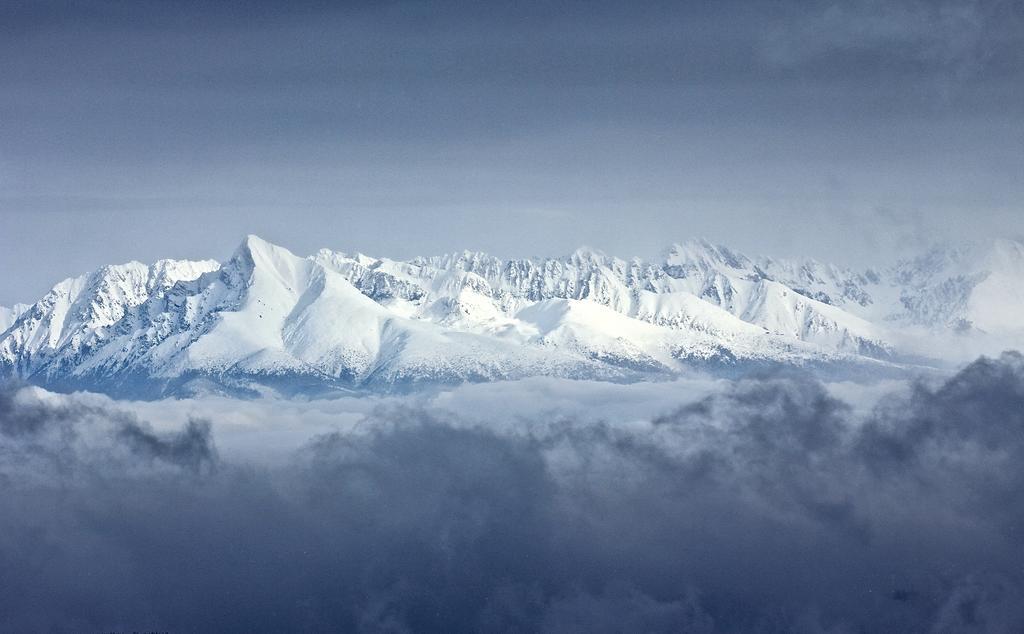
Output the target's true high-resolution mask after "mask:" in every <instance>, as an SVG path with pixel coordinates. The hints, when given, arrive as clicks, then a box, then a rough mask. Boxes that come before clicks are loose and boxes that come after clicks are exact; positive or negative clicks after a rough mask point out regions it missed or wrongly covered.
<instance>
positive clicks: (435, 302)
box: [0, 236, 1024, 397]
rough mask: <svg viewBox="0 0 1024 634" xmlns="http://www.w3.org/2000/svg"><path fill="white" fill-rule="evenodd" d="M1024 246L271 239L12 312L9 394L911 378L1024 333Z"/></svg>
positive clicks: (2, 318) (91, 280)
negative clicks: (637, 253)
mask: <svg viewBox="0 0 1024 634" xmlns="http://www.w3.org/2000/svg"><path fill="white" fill-rule="evenodd" d="M1022 309H1024V246H1022V245H1021V244H1019V243H1015V242H1000V243H997V244H996V245H995V246H994V247H993V248H991V249H988V250H986V251H978V250H974V251H971V250H963V249H961V250H956V249H939V250H936V251H934V252H931V253H929V254H925V255H924V256H922V257H921V258H917V259H913V260H907V261H905V262H901V263H900V264H899V265H898V266H896V267H895V268H893V269H891V270H887V271H873V270H867V271H863V272H854V271H850V270H846V269H842V268H840V267H835V266H831V265H826V264H822V263H819V262H815V261H812V260H807V261H787V260H773V259H769V258H756V259H751V258H748V257H746V256H744V255H742V254H739V253H735V252H733V251H730V250H729V249H727V248H724V247H721V246H716V245H713V244H710V243H708V242H706V241H691V242H687V243H684V244H677V245H673V246H672V247H670V248H669V249H668V250H667V251H666V252H665V255H664V257H663V258H661V259H659V260H657V261H642V260H639V259H632V260H623V259H619V258H615V257H611V256H608V255H604V254H602V253H599V252H596V251H592V250H585V249H581V250H578V251H576V252H575V253H573V254H572V255H570V256H568V257H565V258H550V259H513V260H501V259H498V258H495V257H491V256H488V255H486V254H482V253H471V252H463V253H458V254H452V255H446V256H439V257H431V258H416V259H413V260H410V261H407V262H403V261H396V260H389V259H384V258H372V257H368V256H365V255H361V254H355V255H346V254H344V253H340V252H335V251H329V250H321V251H319V252H318V253H316V254H314V255H313V256H310V257H305V258H304V257H299V256H296V255H294V254H292V253H291V252H289V251H288V250H286V249H284V248H282V247H279V246H275V245H273V244H270V243H268V242H266V241H264V240H261V239H260V238H257V237H255V236H249V237H247V238H246V239H245V240H244V241H243V242H242V244H241V245H240V246H239V248H238V249H237V250H236V252H235V253H234V254H233V256H232V257H231V258H229V259H228V260H227V261H225V262H223V263H218V262H216V261H213V260H207V261H199V262H191V261H173V260H161V261H159V262H157V263H155V264H153V265H149V266H147V265H144V264H141V263H138V262H131V263H128V264H123V265H116V266H106V267H103V268H101V269H99V270H97V271H94V272H92V273H89V274H86V275H83V276H81V277H78V278H72V279H68V280H64V281H63V282H60V283H59V284H57V285H56V286H54V287H53V289H52V290H51V291H50V292H49V293H47V294H46V295H45V296H44V297H43V298H42V299H40V300H39V301H37V302H36V303H35V304H32V305H31V306H25V305H19V306H16V307H14V308H13V309H3V310H0V331H2V332H0V376H7V377H17V378H19V379H21V380H25V381H29V382H32V383H37V384H41V385H44V386H46V387H49V388H51V389H90V390H97V391H102V392H107V393H111V394H116V395H124V396H133V397H158V396H162V395H177V394H188V393H193V392H197V391H211V390H212V391H223V392H228V393H236V394H256V393H259V392H261V391H264V390H273V391H276V392H280V393H285V394H321V393H324V392H328V391H331V390H346V389H366V390H393V389H406V388H410V387H415V386H427V385H438V384H447V383H456V382H463V381H483V380H495V379H506V378H518V377H525V376H531V375H538V374H544V375H555V376H565V377H578V378H591V379H600V380H634V379H639V378H644V377H650V376H672V375H674V374H676V373H679V372H684V371H686V370H687V369H689V368H695V367H699V368H702V369H710V370H723V371H741V370H743V369H746V368H750V367H765V366H772V365H798V366H815V367H820V366H828V367H831V368H856V369H860V370H869V371H873V370H893V369H898V368H899V367H900V364H901V363H902V362H903V361H904V360H905V359H904V358H903V356H902V352H903V351H902V350H901V349H900V345H899V342H900V333H901V331H902V329H904V328H908V327H914V328H925V329H929V331H933V332H944V333H954V332H955V333H961V335H962V334H963V333H965V332H975V331H976V332H988V331H994V330H998V331H999V332H1001V333H1011V336H1016V335H1014V334H1013V333H1019V331H1020V326H1019V322H1018V316H1019V315H1021V314H1024V312H1022Z"/></svg>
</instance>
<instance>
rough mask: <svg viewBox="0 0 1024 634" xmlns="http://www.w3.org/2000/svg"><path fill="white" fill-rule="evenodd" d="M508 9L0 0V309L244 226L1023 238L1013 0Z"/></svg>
mask: <svg viewBox="0 0 1024 634" xmlns="http://www.w3.org/2000/svg"><path fill="white" fill-rule="evenodd" d="M214 4H215V5H216V7H212V6H208V5H214ZM506 4H512V3H500V4H499V3H494V4H493V5H490V6H485V4H484V3H465V4H462V3H454V2H453V3H424V2H409V3H369V2H367V3H352V4H350V5H348V6H344V7H343V6H341V5H339V4H338V3H327V2H324V3H314V2H307V3H303V2H291V3H278V2H266V3H262V2H236V3H230V2H225V3H204V2H145V1H135V2H62V3H58V2H40V1H26V2H18V1H16V0H7V1H5V2H3V3H2V8H0V271H3V275H0V303H5V304H9V303H12V302H15V301H30V300H34V299H36V298H37V297H38V296H39V295H40V294H41V293H42V292H44V291H45V289H46V288H48V287H49V286H50V285H51V284H52V283H54V282H55V281H57V280H58V279H59V278H62V277H66V276H69V275H73V274H78V273H80V272H83V271H85V270H88V269H91V268H94V267H96V266H98V265H101V264H104V263H110V262H118V261H125V260H129V259H140V260H143V261H151V260H153V259H156V258H159V257H217V258H223V257H226V256H227V255H229V254H230V253H231V251H232V250H233V249H234V247H235V245H236V244H237V243H238V242H239V241H240V240H241V238H242V236H243V235H244V234H246V233H257V234H260V235H262V236H263V237H265V238H267V239H269V240H271V241H274V242H278V243H281V244H284V245H286V246H288V247H289V248H291V249H293V250H294V251H296V252H299V253H308V252H311V251H312V250H314V249H315V248H318V247H321V246H328V247H332V248H336V249H341V250H346V251H356V250H358V251H363V252H366V253H371V254H375V255H387V256H392V257H408V256H412V255H415V254H427V253H437V252H443V251H449V250H455V249H462V248H471V249H481V250H486V251H491V252H493V253H495V254H498V255H554V254H561V253H565V252H568V251H571V250H572V249H573V248H575V247H576V246H579V245H581V244H588V245H591V246H594V247H598V248H601V249H604V250H606V251H609V252H613V253H616V254H619V255H653V254H655V253H657V252H658V250H659V249H660V248H662V247H664V246H665V245H666V244H668V243H670V242H673V241H678V240H683V239H686V238H688V237H693V236H698V235H700V236H706V237H708V238H711V239H713V240H716V241H721V242H725V243H728V244H730V245H732V246H735V247H737V248H739V249H741V250H747V251H751V252H755V253H771V254H779V255H796V254H806V255H811V256H816V257H821V258H827V259H835V260H838V261H841V262H846V263H857V262H861V261H865V260H868V259H871V258H877V257H879V256H882V257H891V255H892V254H893V253H894V252H895V250H896V248H897V247H898V246H902V245H908V246H915V245H918V244H919V243H921V242H922V241H924V240H930V239H933V238H939V237H962V236H967V237H986V236H992V235H1020V234H1022V233H1024V4H1022V3H1020V2H1016V1H1009V2H959V1H946V0H927V1H921V2H891V1H882V0H879V1H877V2H872V1H850V2H839V1H836V2H826V3H820V2H805V1H796V0H778V1H771V2H744V3H740V2H705V3H697V2H693V3H683V2H676V3H666V4H664V5H659V4H657V3H627V2H622V3H607V4H605V3H594V2H588V3H570V2H561V3H544V4H543V6H541V4H540V3H538V4H529V3H515V6H514V7H508V6H504V5H506ZM285 5H287V6H285ZM637 5H642V6H637Z"/></svg>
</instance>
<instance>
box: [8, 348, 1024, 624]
mask: <svg viewBox="0 0 1024 634" xmlns="http://www.w3.org/2000/svg"><path fill="white" fill-rule="evenodd" d="M564 387H566V389H570V388H569V387H567V386H564ZM552 388H553V386H552V385H551V384H547V383H545V382H543V381H526V382H518V383H508V384H502V385H494V386H480V387H476V388H467V390H468V391H467V390H456V391H453V392H450V393H446V394H444V395H441V396H439V397H430V398H423V397H418V398H410V399H398V398H395V399H379V400H377V401H375V402H373V403H363V402H360V403H348V404H345V403H340V402H339V403H309V404H305V405H298V404H293V403H283V404H274V403H264V404H263V405H262V410H259V409H257V408H258V407H260V406H259V405H255V404H251V403H250V404H239V405H238V411H239V412H246V414H245V415H246V416H257V413H256V412H259V411H262V417H263V420H262V424H261V425H255V424H254V423H252V422H251V421H249V422H239V421H238V420H237V419H232V418H231V416H230V412H228V411H227V410H218V408H219V407H220V405H218V404H214V406H212V409H211V410H210V411H207V412H205V414H210V413H211V412H216V411H221V412H223V418H224V420H218V418H217V416H220V415H221V414H215V415H213V416H211V422H209V423H204V422H201V421H200V419H198V418H196V416H197V413H196V412H195V411H193V410H195V409H196V407H197V405H196V404H195V403H191V404H187V405H185V406H183V409H185V410H188V411H187V412H186V413H185V414H183V419H182V421H183V422H182V423H181V424H180V426H178V427H177V428H172V426H169V424H168V423H167V422H166V421H165V422H159V421H154V422H144V421H142V420H141V419H140V418H139V417H138V415H137V414H136V413H135V412H134V411H131V410H130V409H129V408H130V407H134V406H131V405H130V404H115V403H112V402H110V401H108V400H105V399H102V398H97V397H90V396H74V395H72V396H57V395H50V394H46V393H43V392H41V391H39V390H37V389H33V388H7V389H5V390H3V391H0V488H2V491H0V569H2V570H3V571H4V574H3V575H0V629H3V630H14V631H35V630H50V629H57V630H68V631H76V630H109V629H168V630H204V631H205V630H251V631H282V630H292V629H305V630H344V631H368V632H377V631H391V632H401V631H560V632H561V631H581V632H582V631H587V632H601V631H608V632H611V631H650V632H659V631H683V632H708V633H710V632H747V631H761V632H783V631H785V632H794V631H796V632H847V631H936V632H959V631H1015V630H1019V629H1020V628H1021V627H1022V626H1024V612H1022V611H1021V609H1020V608H1019V606H1020V605H1021V597H1022V595H1024V579H1022V578H1021V575H1020V570H1021V565H1022V564H1024V562H1022V555H1021V552H1022V551H1024V549H1022V548H1021V536H1020V533H1019V527H1020V526H1021V525H1024V505H1022V504H1021V503H1020V501H1019V500H1020V495H1019V493H1020V491H1021V490H1022V488H1024V466H1021V465H1024V434H1022V433H1021V430H1022V429H1024V413H1022V412H1024V357H1021V355H1019V354H1015V353H1008V354H1005V355H1003V356H1002V357H1000V358H998V359H980V360H978V361H977V362H975V363H973V364H971V365H970V366H968V367H966V368H965V369H964V370H963V371H961V372H960V373H958V374H957V375H955V376H954V377H952V378H950V379H949V380H948V381H946V382H944V383H942V384H938V385H927V384H923V383H922V384H915V385H911V386H908V387H905V388H902V389H893V390H890V391H889V392H887V393H886V394H884V395H882V396H878V395H872V397H871V401H870V403H865V402H857V401H856V398H857V397H856V394H857V392H856V390H853V389H852V388H850V387H849V386H846V387H844V388H843V389H842V390H835V389H832V388H831V387H829V386H826V385H823V384H821V383H819V382H817V381H816V380H814V379H813V378H811V377H807V376H799V375H798V376H778V375H767V376H761V377H751V378H747V379H743V380H739V381H735V382H707V383H704V384H701V385H700V386H699V387H692V386H691V387H689V388H687V387H686V386H685V382H675V383H665V384H661V385H657V386H655V385H650V384H648V385H642V386H636V387H634V388H630V387H623V386H612V387H607V388H606V389H609V390H612V391H613V392H615V393H616V394H617V395H618V396H608V395H605V397H604V398H600V394H601V389H602V388H601V386H598V385H587V384H583V383H580V384H574V388H573V389H575V390H577V392H576V394H577V397H578V398H576V399H574V403H572V404H566V403H561V405H559V406H557V407H556V406H555V405H556V404H558V403H559V396H558V395H559V394H561V393H562V392H561V391H560V390H558V389H552ZM630 390H636V391H635V392H631V391H630ZM659 391H660V396H657V397H655V396H654V395H655V394H656V393H658V392H659ZM587 394H590V395H591V397H593V402H594V404H595V405H594V407H593V408H591V409H587V408H585V407H582V406H581V405H580V403H585V402H586V400H587V399H586V395H587ZM840 394H841V395H842V398H840V396H839V395H840ZM488 399H489V402H490V403H491V406H490V408H487V407H486V406H487V402H488ZM616 400H617V401H618V402H619V405H618V406H615V401H616ZM517 401H519V402H521V404H520V405H519V406H516V405H515V403H516V402H517ZM646 401H654V402H655V403H656V405H654V406H651V407H650V408H649V409H647V410H644V409H643V408H642V406H641V405H640V404H641V403H643V402H646ZM633 403H635V406H634V405H633ZM163 407H164V408H173V407H177V405H175V404H174V403H165V404H163ZM147 408H148V409H147ZM346 409H349V410H350V411H351V410H356V409H358V410H360V413H359V414H358V421H357V422H353V421H352V419H351V416H349V415H348V414H346V413H345V410H346ZM510 410H512V411H510ZM515 410H518V411H515ZM656 410H657V411H660V413H653V412H655V411H656ZM140 411H145V412H154V411H156V406H154V405H149V406H145V407H143V408H142V410H140ZM302 412H305V413H306V415H307V416H308V417H309V420H310V421H311V425H312V428H313V429H315V430H317V433H318V435H316V436H315V437H313V438H312V439H309V440H308V442H306V443H305V444H304V445H303V446H302V447H301V448H300V449H298V450H295V451H289V458H288V459H287V460H283V461H282V460H271V461H265V460H262V459H261V458H259V457H256V456H259V454H249V453H245V452H238V451H236V450H234V449H233V448H232V447H233V446H234V445H235V444H237V443H238V442H239V441H238V437H237V434H241V433H242V432H241V431H240V429H248V430H250V433H251V434H252V435H253V437H254V438H255V439H259V438H266V436H265V434H267V433H270V432H269V431H268V430H272V429H273V428H274V426H275V425H276V424H281V425H284V426H286V427H289V429H290V428H291V423H289V422H288V421H289V420H290V419H291V418H292V417H295V416H300V415H301V413H302ZM488 412H493V414H489V413H488ZM631 412H633V413H632V414H631ZM236 415H237V412H236ZM189 417H192V418H193V420H189ZM332 418H339V419H343V420H342V422H339V423H338V424H337V425H336V427H335V428H334V429H331V426H330V425H329V424H326V423H325V421H327V420H330V419H332ZM225 421H226V422H225ZM319 432H323V433H319ZM233 434H235V435H233ZM271 438H275V439H276V438H278V437H277V436H271ZM215 439H216V441H217V442H216V444H215V442H214V441H215ZM291 442H294V441H291Z"/></svg>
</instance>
